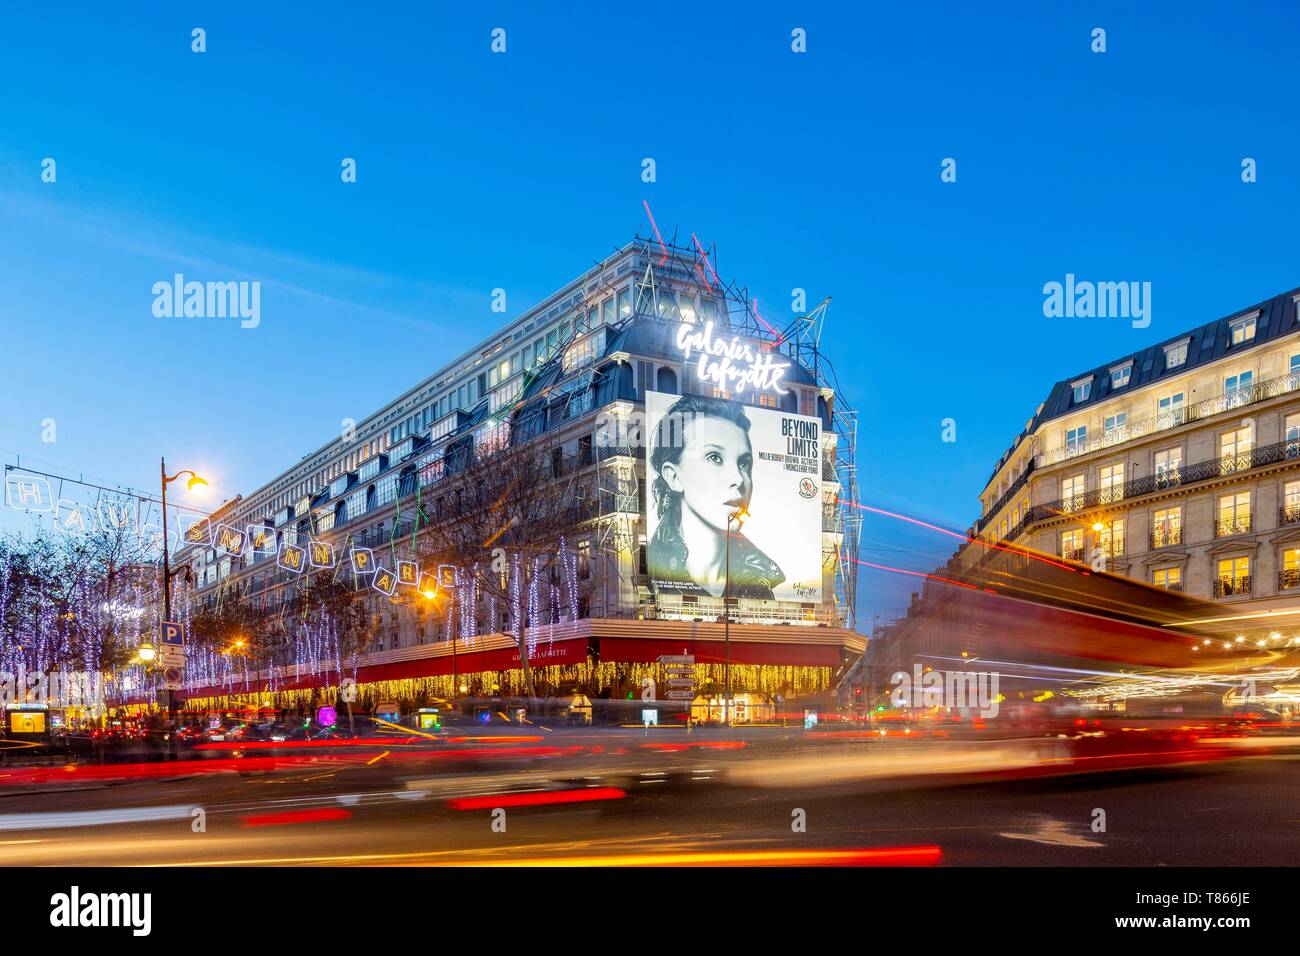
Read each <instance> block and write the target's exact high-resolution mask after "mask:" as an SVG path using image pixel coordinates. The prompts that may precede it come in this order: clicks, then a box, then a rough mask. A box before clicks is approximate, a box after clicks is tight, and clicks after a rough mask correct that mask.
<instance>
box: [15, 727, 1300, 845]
mask: <svg viewBox="0 0 1300 956" xmlns="http://www.w3.org/2000/svg"><path fill="white" fill-rule="evenodd" d="M597 741H598V742H597ZM674 741H676V742H673V741H670V740H669V739H668V738H667V737H658V738H655V739H654V740H651V741H649V742H648V739H647V738H646V737H645V736H643V735H641V734H639V733H637V732H636V731H627V732H623V733H618V732H614V733H609V732H606V733H604V734H599V735H591V736H589V737H586V738H583V737H580V736H578V735H568V736H563V737H554V738H547V739H546V740H545V741H544V742H543V745H544V746H546V747H548V748H553V749H548V750H546V751H543V752H542V755H540V756H539V755H537V754H535V753H533V752H532V751H530V750H528V749H526V748H527V747H533V746H537V745H536V744H533V743H529V744H527V745H526V747H523V748H520V750H519V752H517V753H515V752H512V751H511V750H509V749H508V748H511V747H512V746H514V744H513V743H512V742H511V741H509V740H496V741H490V742H487V744H485V745H484V746H477V745H475V744H473V742H471V743H469V744H466V745H462V750H463V755H457V756H456V757H455V758H454V759H448V757H447V754H445V753H442V752H439V751H438V750H437V748H432V747H431V748H428V749H424V748H420V747H415V748H401V747H392V748H385V747H382V746H376V747H364V748H362V747H353V748H348V749H347V750H346V751H343V750H340V751H333V750H322V751H319V752H313V753H311V754H310V755H306V756H305V757H299V758H298V760H299V761H300V762H294V763H291V764H289V765H287V766H281V765H277V766H276V767H274V768H273V769H269V770H267V769H258V770H256V771H255V772H247V771H246V772H240V771H239V769H226V765H224V764H223V765H221V766H222V768H223V769H222V770H221V771H219V772H208V773H202V774H198V775H188V774H190V773H191V772H192V771H193V770H194V769H195V765H192V764H185V763H178V764H175V765H171V766H169V767H168V768H167V770H166V773H168V774H170V773H173V772H174V773H177V774H182V775H183V776H180V777H163V778H156V779H140V780H128V781H125V782H97V781H94V780H81V779H79V778H78V779H77V780H76V781H75V782H74V783H70V784H63V783H60V782H58V781H56V782H55V783H48V782H47V783H43V784H42V785H41V786H40V787H39V788H38V789H39V791H40V792H32V787H31V786H17V785H12V784H10V785H0V864H3V865H11V866H12V865H50V864H58V865H72V866H91V865H109V866H112V865H169V866H176V865H185V866H220V865H256V864H272V865H439V864H451V865H465V864H478V863H485V864H488V863H491V864H501V863H507V864H524V865H528V864H542V863H548V864H561V863H569V864H572V863H586V862H593V863H594V862H599V863H606V864H642V863H689V862H699V863H716V864H742V865H743V864H747V863H800V864H814V865H815V864H819V863H835V862H848V861H850V860H849V859H846V858H844V857H843V856H841V855H838V854H840V853H842V851H850V850H852V851H858V850H877V851H892V850H896V849H897V848H912V847H927V848H934V847H937V848H939V849H938V855H937V859H938V860H939V861H940V862H941V864H942V865H950V866H992V865H1004V866H1018V865H1023V866H1118V865H1130V866H1134V865H1135V866H1186V865H1202V866H1218V865H1251V866H1258V865H1294V864H1295V862H1296V861H1297V860H1300V828H1298V827H1297V826H1296V823H1297V810H1296V806H1297V804H1296V802H1295V788H1296V786H1297V784H1298V783H1300V756H1296V755H1269V756H1251V757H1245V758H1237V759H1229V760H1221V761H1218V762H1214V763H1209V764H1203V765H1192V766H1182V767H1173V768H1166V769H1160V770H1130V771H1124V772H1111V773H1100V774H1093V775H1089V776H1068V777H1060V778H1055V779H1050V780H1037V781H1024V780H1020V781H1014V780H1008V781H1000V782H982V783H964V784H956V783H953V782H952V781H951V780H945V781H936V782H932V783H921V784H917V783H916V782H915V781H902V782H900V781H895V782H892V783H891V784H889V785H882V784H880V783H871V784H863V783H851V784H843V783H841V784H835V785H830V786H811V785H800V786H770V787H766V788H758V787H753V786H737V785H733V784H732V783H729V782H728V780H727V776H728V775H727V769H728V768H729V767H732V766H737V765H738V762H743V761H747V760H752V759H754V754H755V753H756V752H760V751H761V752H764V753H765V754H766V755H767V756H768V757H769V758H774V759H776V760H778V761H779V760H781V759H783V758H784V757H785V756H787V755H788V756H790V757H791V758H792V759H793V758H794V757H797V756H799V755H800V754H801V753H806V751H802V750H800V749H799V746H800V745H799V744H798V742H797V741H795V742H793V743H792V742H791V741H789V740H787V739H780V740H775V741H769V742H767V743H765V744H760V745H754V744H752V743H751V745H750V746H748V747H745V748H737V747H734V746H732V745H731V744H730V743H729V742H727V741H719V740H714V741H712V742H710V741H708V740H706V739H701V736H700V735H697V736H696V738H695V739H694V740H693V741H691V742H690V743H689V745H687V746H685V747H681V746H680V745H679V744H680V742H681V741H680V738H674ZM494 747H495V748H507V749H501V750H500V752H499V753H498V752H496V751H495V750H493V748H494ZM764 747H766V750H763V748H764ZM840 752H843V751H840ZM222 756H225V755H222ZM232 766H235V767H237V768H238V767H243V766H245V765H244V764H239V763H237V762H234V763H232ZM247 766H248V767H250V768H251V767H256V766H258V765H256V764H253V763H251V762H250V763H248V764H247ZM72 776H74V777H75V776H76V775H75V774H73V775H72ZM2 782H3V781H0V783H2ZM64 786H67V787H71V788H72V789H59V788H61V787H64ZM575 797H576V798H578V799H580V800H581V801H582V802H575V803H565V802H550V801H554V800H560V801H563V800H568V799H572V798H575ZM589 797H601V798H602V799H594V800H589V799H587V798H589ZM533 801H547V802H545V803H544V804H543V805H537V806H527V805H515V804H520V803H522V804H527V803H530V802H533ZM498 806H500V807H501V809H502V810H504V814H502V813H500V812H497V813H495V814H494V812H493V811H494V810H495V809H496V808H497V807H498ZM1097 810H1101V811H1104V815H1105V831H1104V832H1098V831H1096V830H1094V828H1093V824H1094V819H1095V818H1096V813H1095V811H1097ZM800 822H802V823H803V827H802V829H800V827H799V826H798V824H799V823H800ZM200 824H201V825H200ZM927 852H931V851H927ZM909 859H910V858H908V857H907V856H906V855H903V856H901V857H900V856H897V855H890V853H889V852H886V853H885V855H883V856H867V857H855V858H852V861H854V862H867V861H874V862H887V863H888V862H907V861H909ZM925 859H926V860H927V861H929V860H930V859H931V857H925Z"/></svg>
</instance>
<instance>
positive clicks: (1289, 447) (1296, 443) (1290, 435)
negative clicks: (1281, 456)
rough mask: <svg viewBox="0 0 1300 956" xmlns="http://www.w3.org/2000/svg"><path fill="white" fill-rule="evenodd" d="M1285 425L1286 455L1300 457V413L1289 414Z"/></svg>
mask: <svg viewBox="0 0 1300 956" xmlns="http://www.w3.org/2000/svg"><path fill="white" fill-rule="evenodd" d="M1283 427H1284V429H1285V430H1284V432H1283V434H1284V436H1285V437H1286V456H1287V457H1288V458H1296V457H1300V413H1298V414H1295V415H1288V416H1287V417H1286V420H1285V422H1284V423H1283Z"/></svg>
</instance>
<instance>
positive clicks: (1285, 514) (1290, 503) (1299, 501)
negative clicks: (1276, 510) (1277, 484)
mask: <svg viewBox="0 0 1300 956" xmlns="http://www.w3.org/2000/svg"><path fill="white" fill-rule="evenodd" d="M1280 517H1281V519H1282V523H1283V524H1294V523H1295V522H1297V521H1300V481H1288V482H1287V483H1286V484H1284V485H1283V486H1282V514H1281V516H1280Z"/></svg>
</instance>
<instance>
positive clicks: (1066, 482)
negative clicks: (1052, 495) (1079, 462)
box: [1061, 475, 1084, 511]
mask: <svg viewBox="0 0 1300 956" xmlns="http://www.w3.org/2000/svg"><path fill="white" fill-rule="evenodd" d="M1083 493H1084V478H1083V475H1072V476H1070V477H1069V478H1062V479H1061V510H1062V511H1074V510H1075V509H1076V508H1082V507H1083Z"/></svg>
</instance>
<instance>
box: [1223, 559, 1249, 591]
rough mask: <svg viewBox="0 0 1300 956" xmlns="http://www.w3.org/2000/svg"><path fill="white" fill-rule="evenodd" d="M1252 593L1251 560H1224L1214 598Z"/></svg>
mask: <svg viewBox="0 0 1300 956" xmlns="http://www.w3.org/2000/svg"><path fill="white" fill-rule="evenodd" d="M1249 593H1250V558H1249V557H1247V556H1245V555H1243V556H1241V557H1239V558H1223V559H1221V560H1220V561H1219V576H1218V578H1217V580H1215V582H1214V596H1215V597H1225V596H1226V595H1229V594H1249Z"/></svg>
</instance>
